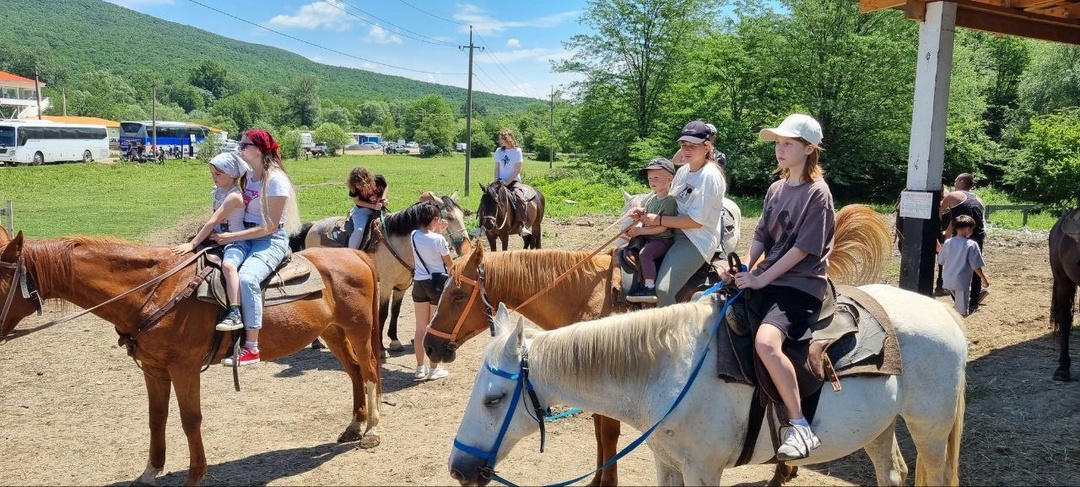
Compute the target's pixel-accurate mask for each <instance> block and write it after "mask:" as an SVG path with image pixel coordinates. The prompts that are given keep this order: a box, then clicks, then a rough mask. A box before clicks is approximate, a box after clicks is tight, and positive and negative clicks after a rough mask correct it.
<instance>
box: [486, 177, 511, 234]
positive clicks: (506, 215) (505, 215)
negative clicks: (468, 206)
mask: <svg viewBox="0 0 1080 487" xmlns="http://www.w3.org/2000/svg"><path fill="white" fill-rule="evenodd" d="M502 189H503V191H495V194H494V195H493V196H492V199H494V200H495V214H494V215H484V216H481V217H480V221H484V220H491V225H492V226H494V227H495V228H493V229H492V230H496V231H498V230H502V229H504V228H508V227H509V225H510V213H511V209H510V188H507V187H506V186H505V185H504V186H502ZM484 194H485V195H487V191H485V192H484ZM503 196H505V198H504V197H503ZM504 199H505V200H506V205H505V209H504V207H503V200H504ZM482 200H483V197H481V201H482ZM482 207H483V206H481V208H482ZM500 213H502V222H501V223H499V222H498V221H497V220H498V217H499V214H500Z"/></svg>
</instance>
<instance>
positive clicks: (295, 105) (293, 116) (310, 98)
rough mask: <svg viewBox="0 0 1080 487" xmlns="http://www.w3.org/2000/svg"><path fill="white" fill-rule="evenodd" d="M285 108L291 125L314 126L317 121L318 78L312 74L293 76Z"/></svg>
mask: <svg viewBox="0 0 1080 487" xmlns="http://www.w3.org/2000/svg"><path fill="white" fill-rule="evenodd" d="M286 110H287V111H288V113H289V122H291V125H296V126H301V127H314V126H315V124H316V123H318V121H319V78H316V77H315V75H312V74H302V75H300V76H297V77H295V78H293V83H292V86H291V87H290V88H289V96H288V97H287V98H286Z"/></svg>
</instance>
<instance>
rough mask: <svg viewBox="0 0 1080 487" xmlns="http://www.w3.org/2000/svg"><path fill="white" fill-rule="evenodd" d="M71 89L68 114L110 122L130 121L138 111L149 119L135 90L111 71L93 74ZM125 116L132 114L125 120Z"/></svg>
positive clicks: (69, 91) (147, 107) (146, 109)
mask: <svg viewBox="0 0 1080 487" xmlns="http://www.w3.org/2000/svg"><path fill="white" fill-rule="evenodd" d="M73 85H74V86H73V89H69V90H68V96H67V98H68V103H67V105H68V114H70V115H84V116H90V117H101V118H106V119H110V120H131V119H132V118H131V117H130V115H132V114H133V113H132V111H134V110H139V111H140V114H143V117H142V118H149V116H148V115H149V114H148V113H146V112H147V111H149V109H150V105H149V104H147V105H146V107H145V111H142V110H143V109H142V108H141V105H140V104H138V103H137V101H136V98H135V89H134V88H132V87H131V85H130V84H128V82H127V81H125V80H124V79H123V78H121V77H119V76H117V75H115V74H112V73H111V72H109V71H94V72H91V73H90V74H89V75H87V76H84V77H82V78H81V79H80V80H79V82H77V83H73ZM124 115H129V116H128V117H125V116H124Z"/></svg>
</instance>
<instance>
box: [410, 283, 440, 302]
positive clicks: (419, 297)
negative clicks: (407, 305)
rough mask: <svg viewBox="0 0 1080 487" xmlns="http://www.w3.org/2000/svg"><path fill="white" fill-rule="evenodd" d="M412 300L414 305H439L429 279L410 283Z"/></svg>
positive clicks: (437, 296)
mask: <svg viewBox="0 0 1080 487" xmlns="http://www.w3.org/2000/svg"><path fill="white" fill-rule="evenodd" d="M412 300H413V302H414V303H431V304H439V293H437V292H435V289H434V288H432V287H431V279H424V280H423V281H413V282H412Z"/></svg>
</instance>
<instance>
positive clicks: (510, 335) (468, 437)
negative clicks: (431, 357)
mask: <svg viewBox="0 0 1080 487" xmlns="http://www.w3.org/2000/svg"><path fill="white" fill-rule="evenodd" d="M495 330H496V336H495V338H493V339H492V340H491V342H490V343H489V344H488V346H487V348H486V349H485V350H484V362H483V365H482V366H481V367H480V370H479V371H478V372H477V373H476V382H474V384H473V391H472V394H471V395H470V396H469V403H468V405H467V406H466V407H465V414H464V415H463V416H462V418H461V425H460V426H458V431H457V436H456V437H455V438H454V448H453V449H452V450H450V461H449V466H450V476H451V477H453V478H454V480H457V481H458V482H460V483H461V485H481V486H482V485H487V483H488V482H490V481H491V473H492V470H493V469H494V467H495V462H496V461H497V460H498V459H500V458H503V457H505V456H506V454H507V453H509V452H510V450H511V449H512V448H513V447H514V445H515V444H517V442H518V441H520V440H521V439H522V438H524V437H526V436H528V435H530V434H532V433H534V432H535V431H536V430H538V429H539V428H540V427H539V424H538V422H537V421H538V420H537V419H536V418H534V417H532V416H531V415H530V413H532V411H533V410H534V405H533V404H531V402H530V399H529V395H528V394H524V393H523V392H522V390H523V389H525V387H524V386H523V385H522V384H520V383H521V382H523V381H524V379H525V378H523V377H522V374H521V372H522V365H523V363H524V362H523V360H522V351H524V350H526V347H528V340H527V338H526V337H525V335H524V323H523V322H522V319H521V318H518V320H517V323H516V324H511V323H510V319H509V316H508V313H507V311H506V307H505V306H504V305H503V304H502V303H499V312H498V313H497V314H496V316H495ZM526 378H527V377H526ZM532 414H535V413H532ZM539 421H543V418H539Z"/></svg>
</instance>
